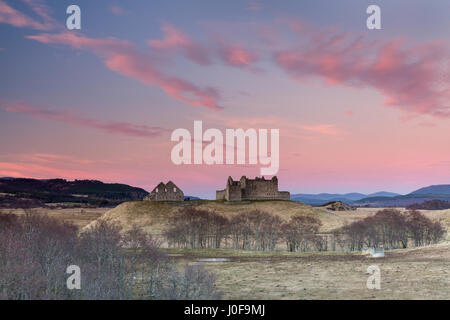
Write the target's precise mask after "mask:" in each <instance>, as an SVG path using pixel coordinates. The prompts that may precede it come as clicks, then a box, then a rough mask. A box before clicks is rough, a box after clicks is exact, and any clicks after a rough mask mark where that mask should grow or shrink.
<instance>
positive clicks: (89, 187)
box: [0, 178, 148, 208]
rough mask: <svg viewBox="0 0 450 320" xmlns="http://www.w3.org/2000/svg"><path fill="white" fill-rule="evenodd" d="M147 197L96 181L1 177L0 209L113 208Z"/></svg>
mask: <svg viewBox="0 0 450 320" xmlns="http://www.w3.org/2000/svg"><path fill="white" fill-rule="evenodd" d="M147 194H148V192H147V191H145V190H144V189H141V188H135V187H131V186H129V185H126V184H119V183H103V182H101V181H97V180H75V181H67V180H64V179H47V180H38V179H25V178H0V207H3V208H5V207H6V208H7V207H10V208H18V207H20V208H22V207H36V206H44V205H45V204H48V203H75V204H80V205H90V206H116V205H118V204H119V203H121V202H125V201H135V200H142V199H143V198H144V197H145V196H146V195H147Z"/></svg>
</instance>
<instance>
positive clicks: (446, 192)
mask: <svg viewBox="0 0 450 320" xmlns="http://www.w3.org/2000/svg"><path fill="white" fill-rule="evenodd" d="M291 200H293V201H300V202H304V203H307V204H311V205H323V204H325V203H327V202H330V201H342V202H345V203H348V204H352V205H353V206H359V207H405V206H409V205H411V204H416V203H417V204H420V203H423V202H425V201H429V200H442V201H450V185H449V184H441V185H433V186H429V187H425V188H420V189H418V190H415V191H413V192H411V193H409V194H406V195H401V194H398V193H393V192H386V191H381V192H376V193H371V194H367V195H365V194H361V193H346V194H329V193H320V194H293V195H291Z"/></svg>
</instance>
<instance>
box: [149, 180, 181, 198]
mask: <svg viewBox="0 0 450 320" xmlns="http://www.w3.org/2000/svg"><path fill="white" fill-rule="evenodd" d="M144 200H148V201H184V193H183V191H182V190H181V189H180V188H178V187H177V186H176V185H175V183H173V182H172V181H169V182H168V183H167V184H164V183H162V182H160V183H159V184H158V185H157V186H156V187H155V188H154V189H153V190H152V192H150V194H149V195H148V196H147V197H145V199H144Z"/></svg>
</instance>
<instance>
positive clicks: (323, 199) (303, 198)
mask: <svg viewBox="0 0 450 320" xmlns="http://www.w3.org/2000/svg"><path fill="white" fill-rule="evenodd" d="M379 196H383V197H395V196H399V194H398V193H393V192H386V191H380V192H376V193H371V194H362V193H358V192H352V193H345V194H339V193H319V194H304V193H299V194H293V195H291V200H293V201H299V202H303V203H307V204H311V205H318V206H320V205H324V204H326V203H328V202H335V201H340V202H344V203H349V204H351V203H353V202H355V201H358V200H361V199H364V198H368V197H379Z"/></svg>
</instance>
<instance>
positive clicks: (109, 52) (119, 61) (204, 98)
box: [27, 32, 223, 110]
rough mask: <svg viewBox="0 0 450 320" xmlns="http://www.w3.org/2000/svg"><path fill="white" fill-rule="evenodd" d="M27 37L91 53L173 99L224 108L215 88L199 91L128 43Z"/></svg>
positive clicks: (67, 34)
mask: <svg viewBox="0 0 450 320" xmlns="http://www.w3.org/2000/svg"><path fill="white" fill-rule="evenodd" d="M27 38H28V39H32V40H36V41H39V42H42V43H47V44H63V45H68V46H70V47H72V48H75V49H83V50H89V51H92V52H94V53H95V54H97V55H99V56H100V57H101V58H102V59H103V61H104V63H105V65H106V66H107V67H108V68H109V69H110V70H113V71H115V72H117V73H120V74H122V75H124V76H127V77H130V78H133V79H136V80H139V81H141V82H142V83H145V84H147V85H150V86H155V85H156V86H159V87H160V88H162V89H163V90H164V91H165V92H166V93H167V94H168V95H169V96H171V97H172V98H174V99H177V100H180V101H183V102H185V103H188V104H190V105H192V106H198V107H205V108H207V109H211V110H221V109H223V107H222V106H220V105H219V104H218V100H219V98H220V95H219V92H218V91H217V90H216V89H214V88H212V87H207V88H200V87H198V86H196V85H195V84H193V83H191V82H189V81H187V80H184V79H181V78H178V77H172V76H170V75H167V74H165V73H164V72H162V71H160V70H159V69H158V68H157V67H156V66H155V65H154V64H152V63H151V61H150V58H149V57H148V56H147V55H146V54H144V53H141V52H139V51H138V50H137V48H136V46H135V45H134V44H133V43H131V42H129V41H125V40H119V39H116V38H105V39H94V38H89V37H86V36H83V35H80V34H75V33H71V32H63V33H58V34H49V33H44V34H40V35H34V36H27Z"/></svg>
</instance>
